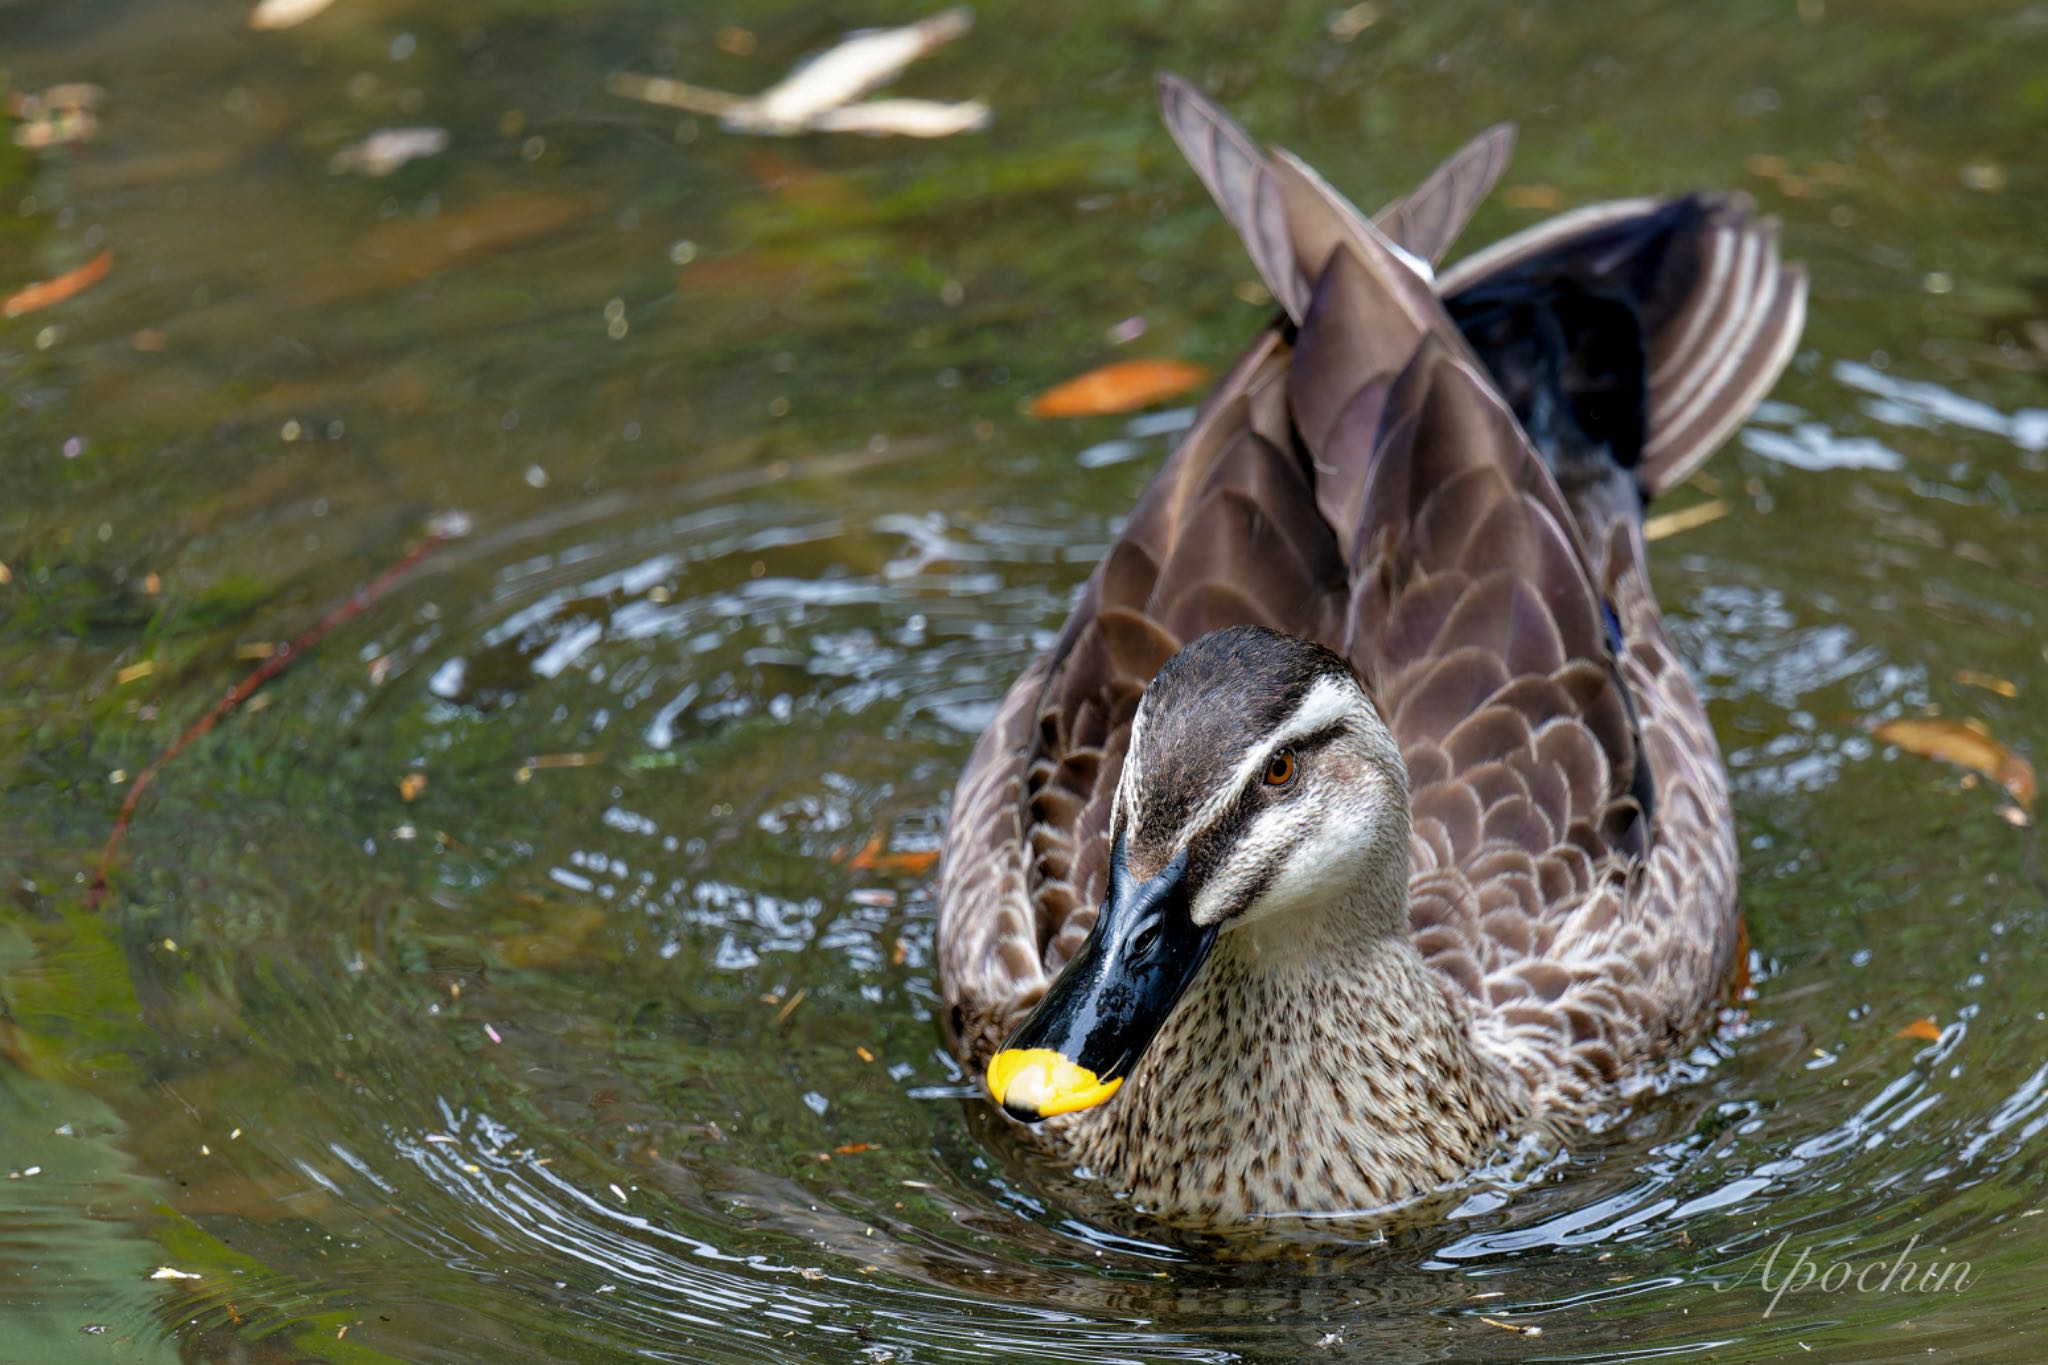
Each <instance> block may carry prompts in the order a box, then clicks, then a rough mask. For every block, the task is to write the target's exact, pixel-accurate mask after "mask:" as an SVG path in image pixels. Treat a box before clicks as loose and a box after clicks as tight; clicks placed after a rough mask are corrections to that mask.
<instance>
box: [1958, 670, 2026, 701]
mask: <svg viewBox="0 0 2048 1365" xmlns="http://www.w3.org/2000/svg"><path fill="white" fill-rule="evenodd" d="M1955 679H1956V681H1957V682H1959V683H1961V684H1962V685H1963V686H1965V687H1981V688H1983V689H1984V690H1985V691H1986V692H1996V693H1997V694H1998V695H1999V696H2001V697H2008V698H2010V697H2017V696H2018V695H2019V694H2020V689H2019V684H2018V683H2014V682H2009V681H2007V680H2006V679H2004V678H2001V677H1999V676H1998V675H1997V674H1995V673H1979V672H1978V671H1977V670H1976V669H1974V668H1959V669H1957V670H1956V672H1955Z"/></svg>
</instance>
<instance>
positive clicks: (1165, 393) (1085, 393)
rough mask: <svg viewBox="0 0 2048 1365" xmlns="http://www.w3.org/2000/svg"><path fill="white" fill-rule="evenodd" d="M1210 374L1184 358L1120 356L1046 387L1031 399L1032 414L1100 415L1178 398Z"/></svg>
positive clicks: (1146, 406) (1205, 369)
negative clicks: (1118, 358) (1160, 358)
mask: <svg viewBox="0 0 2048 1365" xmlns="http://www.w3.org/2000/svg"><path fill="white" fill-rule="evenodd" d="M1208 377H1209V371H1208V369H1207V368H1206V367H1205V366H1201V365H1197V364H1195V363H1194V362H1192V361H1187V360H1120V361H1118V362H1116V363H1115V364H1114V365H1104V366H1103V367H1102V368H1101V369H1099V370H1090V371H1088V373H1086V374H1084V375H1080V376H1078V377H1076V378H1073V379H1069V380H1068V381H1067V382H1066V383H1064V384H1059V385H1056V386H1054V387H1053V388H1050V389H1047V390H1046V391H1045V392H1044V393H1042V394H1040V395H1038V397H1036V398H1034V399H1032V400H1031V405H1030V411H1031V414H1032V415H1033V416H1034V417H1099V416H1102V415H1103V414H1105V413H1112V412H1131V411H1134V410H1136V409H1138V408H1148V407H1151V406H1152V405H1153V404H1154V403H1163V402H1165V401H1166V400H1167V399H1169V398H1177V397H1179V396H1180V395H1181V394H1184V393H1186V392H1187V391H1188V390H1189V389H1192V388H1193V387H1195V385H1197V384H1199V383H1201V382H1202V381H1203V380H1205V379H1207V378H1208Z"/></svg>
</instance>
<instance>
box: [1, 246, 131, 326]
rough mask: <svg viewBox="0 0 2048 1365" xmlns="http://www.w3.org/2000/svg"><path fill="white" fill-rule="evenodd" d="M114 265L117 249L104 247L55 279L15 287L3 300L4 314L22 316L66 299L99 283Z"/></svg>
mask: <svg viewBox="0 0 2048 1365" xmlns="http://www.w3.org/2000/svg"><path fill="white" fill-rule="evenodd" d="M113 268H114V253H113V252H111V251H102V252H101V253H100V254H99V255H97V256H95V257H93V258H92V259H91V260H89V261H87V262H86V263H85V264H84V265H82V266H80V267H78V269H76V270H67V271H65V272H64V273H63V274H61V275H59V276H57V277H56V278H55V279H49V280H44V281H42V282H41V283H40V284H31V285H25V286H23V287H22V288H20V289H17V290H15V291H14V292H13V293H12V294H9V295H8V296H7V299H6V301H5V302H4V303H0V317H9V318H18V317H20V316H21V315H22V314H23V313H33V312H35V311H36V309H38V308H48V307H49V306H50V305H51V304H53V303H62V302H64V300H66V299H68V298H70V297H71V296H72V295H73V294H76V293H79V292H81V291H83V290H87V289H90V288H92V287H93V286H94V285H96V284H98V283H99V282H100V281H101V280H103V279H105V278H106V277H107V272H108V271H109V270H112V269H113Z"/></svg>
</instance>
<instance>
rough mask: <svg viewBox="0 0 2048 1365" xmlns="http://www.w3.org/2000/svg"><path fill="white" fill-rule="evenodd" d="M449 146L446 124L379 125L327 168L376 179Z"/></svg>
mask: <svg viewBox="0 0 2048 1365" xmlns="http://www.w3.org/2000/svg"><path fill="white" fill-rule="evenodd" d="M447 150H448V130H447V129H446V128H429V127H418V128H379V129H378V130H377V131H376V132H374V133H372V134H370V135H369V136H368V137H366V138H364V139H363V140H362V141H360V142H351V143H350V144H349V145H348V146H346V147H344V148H342V149H341V150H340V151H338V152H336V153H335V154H334V155H333V156H332V157H330V158H328V161H327V170H328V173H329V174H330V175H346V174H350V173H353V174H356V175H366V176H369V177H370V178H371V179H373V180H375V179H380V178H382V177H383V176H387V175H390V174H391V173H392V172H393V171H395V170H397V169H398V168H399V167H401V166H403V165H405V163H406V162H408V161H417V160H419V159H420V158H421V157H425V156H439V155H440V154H441V153H442V152H445V151H447Z"/></svg>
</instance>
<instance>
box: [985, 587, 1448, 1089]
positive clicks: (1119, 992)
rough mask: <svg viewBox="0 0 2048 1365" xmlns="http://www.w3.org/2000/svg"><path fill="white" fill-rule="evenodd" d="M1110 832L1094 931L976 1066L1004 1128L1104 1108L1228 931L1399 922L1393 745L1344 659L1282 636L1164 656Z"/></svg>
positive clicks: (1279, 938) (1398, 767)
mask: <svg viewBox="0 0 2048 1365" xmlns="http://www.w3.org/2000/svg"><path fill="white" fill-rule="evenodd" d="M1110 839H1111V852H1110V865H1109V888H1108V892H1107V894H1106V895H1105V896H1104V897H1103V902H1102V909H1101V912H1100V914H1099V916H1098V917H1097V919H1096V921H1095V927H1094V928H1093V929H1092V930H1091V931H1090V933H1089V935H1088V938H1087V940H1086V941H1085V942H1084V943H1083V944H1082V945H1081V948H1080V950H1079V951H1078V952H1076V953H1075V954H1074V957H1073V959H1072V960H1071V961H1070V962H1068V963H1067V965H1066V969H1065V970H1064V971H1062V972H1061V973H1060V975H1059V977H1058V979H1057V980H1055V981H1054V982H1053V984H1052V986H1051V988H1050V989H1048V990H1047V992H1046V994H1045V997H1044V998H1043V999H1042V1000H1040V1002H1039V1003H1038V1006H1037V1007H1036V1008H1035V1009H1033V1010H1032V1012H1031V1014H1030V1015H1029V1016H1028V1017H1027V1018H1026V1019H1025V1021H1024V1022H1023V1024H1022V1025H1020V1026H1019V1027H1018V1029H1017V1031H1016V1032H1015V1033H1014V1034H1013V1035H1011V1037H1010V1039H1009V1041H1008V1042H1007V1043H1006V1044H1005V1045H1004V1047H1003V1049H1002V1051H1000V1052H998V1053H997V1054H996V1056H995V1058H994V1060H993V1061H991V1062H990V1064H989V1069H988V1089H989V1093H990V1095H991V1096H993V1097H994V1099H995V1100H996V1102H997V1103H998V1104H1000V1105H1002V1107H1003V1108H1004V1109H1005V1110H1006V1111H1008V1112H1009V1114H1010V1115H1011V1116H1012V1117H1013V1118H1017V1119H1020V1120H1023V1121H1026V1122H1036V1121H1038V1120H1040V1119H1045V1118H1050V1117H1052V1116H1053V1115H1055V1114H1064V1113H1070V1112H1073V1111H1075V1110H1079V1109H1087V1108H1090V1107H1092V1106H1094V1105H1097V1104H1101V1103H1103V1102H1104V1101H1106V1100H1108V1099H1110V1098H1111V1097H1112V1096H1113V1095H1115V1094H1116V1092H1117V1089H1118V1088H1119V1087H1120V1086H1121V1085H1122V1084H1123V1082H1124V1079H1125V1078H1126V1077H1127V1076H1129V1075H1130V1073H1131V1070H1132V1068H1133V1067H1134V1066H1135V1065H1136V1064H1137V1062H1138V1059H1139V1058H1140V1057H1141V1056H1142V1055H1143V1054H1144V1051H1145V1049H1146V1048H1147V1047H1148V1046H1149V1045H1150V1044H1151V1043H1152V1040H1153V1038H1154V1037H1155V1036H1157V1034H1158V1032H1159V1030H1160V1028H1161V1026H1162V1025H1164V1024H1165V1022H1166V1020H1167V1017H1168V1016H1169V1015H1170V1014H1171V1013H1172V1012H1173V1010H1174V1008H1175V1007H1176V1006H1177V1005H1178V1004H1179V1003H1180V1002H1181V999H1182V997H1183V996H1184V995H1186V994H1187V991H1188V988H1189V987H1190V986H1191V985H1192V984H1193V983H1194V982H1195V980H1196V978H1197V976H1198V975H1199V973H1200V972H1201V969H1202V964H1203V963H1204V962H1205V961H1207V960H1208V958H1209V955H1210V953H1211V951H1212V950H1213V949H1215V947H1216V946H1217V943H1218V941H1219V939H1221V938H1223V937H1224V936H1226V935H1230V936H1242V937H1243V938H1244V939H1245V940H1246V941H1248V942H1249V941H1252V940H1256V941H1257V943H1258V944H1259V945H1260V948H1261V950H1262V951H1271V950H1275V949H1277V950H1280V951H1282V952H1284V951H1286V950H1288V949H1289V948H1290V947H1299V948H1300V949H1302V950H1304V951H1313V946H1312V945H1314V944H1315V943H1317V942H1319V941H1322V940H1324V939H1325V938H1326V937H1327V932H1328V931H1330V930H1332V929H1334V930H1336V931H1337V932H1338V933H1340V934H1343V935H1346V936H1349V937H1357V936H1365V935H1372V934H1379V933H1389V932H1396V931H1400V930H1403V929H1404V928H1405V926H1404V925H1403V923H1402V917H1403V914H1404V911H1405V906H1406V889H1407V876H1408V777H1407V769H1406V768H1405V767H1404V766H1403V765H1402V762H1401V755H1400V750H1399V748H1398V747H1397V746H1396V745H1395V743H1394V738H1393V736H1392V734H1391V733H1389V731H1388V729H1387V727H1386V725H1385V724H1384V723H1383V722H1382V721H1381V719H1380V716H1379V712H1378V711H1377V710H1376V709H1375V708H1374V706H1373V703H1372V700H1371V698H1370V697H1369V696H1367V694H1366V691H1365V688H1364V686H1363V685H1362V684H1361V683H1360V682H1359V679H1358V675H1357V674H1356V673H1355V672H1353V670H1352V668H1351V666H1350V665H1349V664H1348V663H1346V662H1345V661H1344V660H1343V659H1342V658H1340V657H1339V656H1338V655H1336V654H1334V653H1332V652H1331V651H1329V650H1327V649H1325V648H1323V647H1322V646H1321V645H1317V644H1311V643H1310V642H1308V641H1306V640H1300V639H1296V638H1295V637H1293V636H1291V635H1282V634H1279V633H1278V632H1275V631H1271V630H1267V629H1265V628H1263V627H1259V626H1232V627H1229V628H1227V629H1224V630H1218V631H1212V632H1210V633H1209V634H1207V635H1204V636H1202V637H1201V638H1200V639H1198V640H1196V641H1195V642H1194V643H1192V644H1190V645H1188V646H1187V647H1186V648H1184V649H1182V650H1181V651H1180V652H1179V653H1178V654H1176V655H1174V656H1173V658H1171V659H1169V660H1168V661H1167V663H1166V666H1165V667H1164V668H1162V669H1160V671H1159V674H1158V676H1157V677H1155V678H1154V679H1153V680H1152V682H1151V684H1150V686H1148V687H1147V688H1146V689H1145V694H1144V696H1143V697H1142V698H1141V699H1140V701H1139V704H1138V710H1137V714H1136V716H1135V718H1134V719H1133V720H1132V722H1131V737H1130V744H1129V748H1128V752H1127V753H1126V756H1125V758H1124V766H1123V771H1122V774H1121V776H1120V777H1119V779H1118V783H1117V791H1116V798H1115V804H1114V806H1113V807H1112V813H1111V819H1110Z"/></svg>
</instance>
